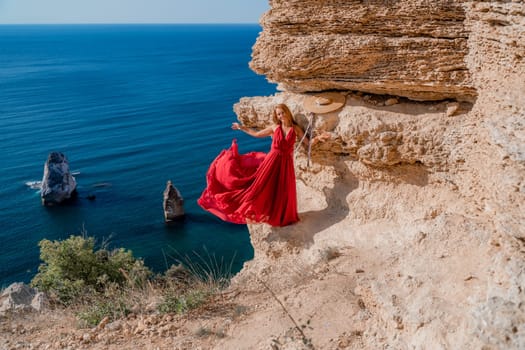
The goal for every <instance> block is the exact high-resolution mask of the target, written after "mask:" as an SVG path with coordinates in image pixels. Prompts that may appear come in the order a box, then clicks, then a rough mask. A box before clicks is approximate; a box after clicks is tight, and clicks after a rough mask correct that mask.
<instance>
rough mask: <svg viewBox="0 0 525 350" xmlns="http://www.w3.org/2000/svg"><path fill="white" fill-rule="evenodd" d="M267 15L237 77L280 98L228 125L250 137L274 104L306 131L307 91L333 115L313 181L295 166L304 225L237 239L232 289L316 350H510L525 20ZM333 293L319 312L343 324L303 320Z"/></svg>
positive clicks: (524, 209)
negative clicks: (336, 104)
mask: <svg viewBox="0 0 525 350" xmlns="http://www.w3.org/2000/svg"><path fill="white" fill-rule="evenodd" d="M270 5H271V9H270V10H269V11H268V12H267V13H266V14H265V15H264V16H263V18H262V26H263V32H262V33H261V35H260V36H259V39H258V40H257V43H256V44H255V46H254V50H253V55H252V58H253V60H252V62H251V63H250V65H251V67H252V68H253V69H254V70H255V71H256V72H258V73H261V74H265V75H266V76H267V78H268V79H269V80H270V81H273V82H277V83H279V86H280V88H281V89H282V90H283V92H281V93H277V94H275V95H273V96H270V97H251V98H242V99H241V100H240V101H239V102H238V103H237V104H236V105H235V106H234V111H235V112H236V114H237V116H238V118H239V120H240V121H241V122H242V123H243V124H245V125H247V126H249V127H254V128H260V127H264V126H266V125H268V124H269V123H271V120H270V111H271V109H272V107H273V106H274V105H275V104H276V103H286V104H287V105H288V106H289V107H290V109H291V110H292V112H293V114H294V115H295V117H296V120H297V121H298V123H299V124H300V125H301V126H303V127H306V125H308V123H309V122H310V119H309V116H308V113H306V111H305V109H304V107H303V102H304V100H305V98H306V96H307V95H310V94H312V93H314V92H315V91H322V90H338V92H339V93H341V94H344V95H346V104H345V106H344V107H343V108H342V109H341V110H338V111H337V112H334V113H327V114H323V115H319V116H316V118H315V119H314V120H313V121H312V122H313V125H314V130H315V132H317V133H321V132H329V133H330V134H331V138H330V139H329V140H327V141H326V142H324V143H320V144H317V145H315V146H314V147H313V149H312V162H310V165H308V163H309V162H308V160H307V155H306V152H305V151H304V150H302V149H301V148H299V149H298V150H297V152H296V155H295V165H296V170H297V188H298V203H299V211H300V219H301V221H300V222H299V223H298V224H297V225H293V226H290V227H284V228H272V227H269V226H266V225H250V226H249V229H250V234H251V241H252V245H253V247H254V259H253V260H252V261H250V262H248V263H247V264H246V265H245V267H244V269H243V270H242V271H241V272H240V273H239V274H238V275H237V276H236V277H235V280H234V285H235V284H241V285H243V286H246V285H250V284H253V285H260V283H259V281H264V283H265V284H266V285H267V286H268V288H269V289H270V290H271V291H272V292H273V293H274V294H275V295H276V297H277V298H280V300H285V301H286V305H287V307H288V308H289V309H288V311H289V312H290V314H292V315H295V316H296V317H298V318H299V317H302V318H303V320H304V319H308V322H309V323H308V324H309V328H308V329H305V331H304V333H305V334H306V335H308V334H312V336H313V345H314V346H315V347H316V348H335V347H334V344H333V343H331V342H330V339H344V342H343V343H344V344H346V345H347V346H348V347H347V348H350V349H378V348H387V347H388V348H396V349H404V348H420V349H426V348H429V349H430V348H432V349H434V348H435V349H438V348H441V349H480V348H487V349H492V348H494V349H522V348H524V347H525V328H524V326H523V325H524V319H525V318H524V315H525V309H524V305H525V287H524V276H525V272H524V271H525V255H524V254H523V252H525V229H524V228H525V186H524V184H525V157H524V155H525V125H524V124H525V118H524V116H525V93H524V91H525V3H523V1H517V0H515V1H496V0H494V1H464V2H451V1H434V2H427V1H419V0H402V1H396V2H393V1H366V2H358V1H342V0H333V1H332V0H330V1H328V0H327V1H296V0H273V1H270ZM383 94H387V95H383ZM388 95H395V97H392V96H388ZM393 99H395V102H394V100H393ZM444 99H445V100H444ZM449 99H454V100H457V101H450V100H449ZM389 100H390V101H389ZM415 100H418V101H415ZM331 279H333V280H337V281H338V283H342V284H344V285H346V288H344V287H340V285H337V286H334V287H333V288H329V289H332V290H336V289H337V290H338V291H339V292H338V293H339V294H338V295H339V297H338V298H337V297H334V299H333V300H332V301H326V300H324V301H319V302H320V303H321V304H318V305H317V308H316V309H315V310H320V309H329V310H340V309H342V308H345V307H348V308H347V309H345V310H346V311H347V313H345V314H344V315H338V313H336V312H332V313H326V314H323V313H322V312H320V311H315V312H314V311H312V313H307V312H303V311H302V310H304V309H305V308H308V307H309V306H310V305H312V304H315V303H316V302H317V301H316V298H315V297H314V295H316V293H318V292H316V288H318V284H319V282H318V280H325V281H326V280H331ZM306 291H309V292H308V293H307V292H306ZM302 292H304V294H305V295H304V297H301V294H302ZM320 298H322V297H321V296H320ZM349 305H352V306H354V307H353V308H352V307H350V306H349ZM312 308H313V307H312ZM268 313H269V314H271V312H268ZM272 315H274V314H272ZM312 315H313V316H312ZM256 321H257V324H266V323H271V318H270V317H268V319H261V318H259V319H257V320H256ZM247 322H249V321H247ZM327 323H329V324H330V327H329V328H323V327H324V325H326V324H327ZM254 324H255V322H254ZM339 324H342V325H343V324H344V325H345V326H341V327H339V326H338V325H339ZM347 325H351V327H350V329H348V327H347ZM316 327H317V328H316ZM270 328H271V327H269V329H267V328H263V327H261V328H258V331H259V332H258V333H259V335H258V336H255V337H253V338H252V339H244V341H246V342H250V344H251V345H253V346H255V347H256V346H260V345H261V344H263V343H264V341H265V339H268V338H269V337H271V336H273V335H274V334H275V333H276V330H275V329H273V330H272V329H270ZM321 328H322V329H323V332H324V333H325V334H326V333H329V334H330V335H329V336H326V337H324V336H323V334H321V332H320V331H318V329H321ZM236 331H237V332H242V329H237V330H236ZM309 332H310V333H309ZM316 334H317V338H315V335H316ZM282 336H283V337H284V334H282ZM235 345H236V343H235V341H228V340H225V341H223V346H222V347H218V348H224V349H226V348H228V347H229V346H230V347H231V346H235Z"/></svg>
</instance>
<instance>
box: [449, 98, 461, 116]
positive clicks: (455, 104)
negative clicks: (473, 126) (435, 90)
mask: <svg viewBox="0 0 525 350" xmlns="http://www.w3.org/2000/svg"><path fill="white" fill-rule="evenodd" d="M458 109H459V103H458V102H451V103H447V111H446V115H447V117H452V116H453V115H454V114H456V112H457V111H458Z"/></svg>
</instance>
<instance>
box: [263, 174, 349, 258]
mask: <svg viewBox="0 0 525 350" xmlns="http://www.w3.org/2000/svg"><path fill="white" fill-rule="evenodd" d="M358 183H359V182H358V180H357V178H356V177H355V176H354V175H353V174H351V173H350V172H349V171H348V170H346V172H345V173H343V174H340V175H339V176H338V177H337V178H336V179H335V180H334V186H333V187H332V188H329V187H325V188H324V189H323V192H324V195H325V197H326V203H327V206H326V208H324V209H322V210H312V211H307V212H302V213H299V218H300V221H299V223H297V224H295V225H292V226H287V227H282V228H274V229H273V230H272V232H271V233H270V234H269V235H268V237H267V238H266V241H268V242H271V241H279V240H281V241H286V242H287V243H288V244H290V245H292V246H298V247H301V248H308V247H310V246H311V245H312V244H313V242H314V236H315V235H316V234H317V233H318V232H321V231H323V230H325V229H327V228H329V227H331V226H333V225H336V224H337V223H339V222H341V221H342V220H344V219H345V218H346V217H347V216H348V213H349V211H350V209H349V207H348V203H347V200H346V197H347V196H348V195H349V194H350V192H352V190H354V189H356V188H357V186H358Z"/></svg>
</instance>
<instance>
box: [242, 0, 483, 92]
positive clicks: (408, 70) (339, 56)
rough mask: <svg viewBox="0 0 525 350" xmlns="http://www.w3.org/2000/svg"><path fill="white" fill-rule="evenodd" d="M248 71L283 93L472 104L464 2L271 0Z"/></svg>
mask: <svg viewBox="0 0 525 350" xmlns="http://www.w3.org/2000/svg"><path fill="white" fill-rule="evenodd" d="M270 5H271V9H270V11H268V12H267V13H266V14H265V15H264V16H263V17H262V19H261V24H262V27H263V32H262V33H261V35H260V36H259V38H258V39H257V42H256V44H255V45H254V47H253V52H252V57H253V59H252V61H251V63H250V66H251V68H252V69H253V70H254V71H255V72H257V73H259V74H264V75H266V77H267V78H268V79H269V80H270V81H272V82H277V83H279V85H280V86H281V88H282V89H283V90H286V91H296V92H305V91H322V90H331V89H337V90H359V91H364V92H369V93H374V94H390V95H396V96H405V97H409V98H412V99H416V100H441V99H445V98H454V99H461V100H473V99H474V98H475V96H476V90H475V87H474V85H473V82H472V76H471V72H470V71H469V70H468V68H467V64H466V60H465V57H466V56H467V53H468V35H469V31H468V28H467V25H466V23H465V19H466V13H465V7H464V4H463V3H462V2H457V1H432V2H430V1H425V0H403V1H364V2H363V1H347V0H330V1H327V0H322V1H319V0H306V1H302V0H301V1H298V0H293V1H292V0H272V1H270Z"/></svg>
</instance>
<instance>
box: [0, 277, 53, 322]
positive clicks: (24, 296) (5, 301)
mask: <svg viewBox="0 0 525 350" xmlns="http://www.w3.org/2000/svg"><path fill="white" fill-rule="evenodd" d="M46 305H47V298H46V296H45V295H44V293H42V292H38V291H37V290H36V289H34V288H31V287H29V286H28V285H26V284H25V283H13V284H11V285H10V286H9V287H7V288H6V289H4V290H3V291H2V294H1V295H0V316H4V315H5V314H6V313H7V312H18V311H41V310H42V309H43V308H44V307H45V306H46Z"/></svg>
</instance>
